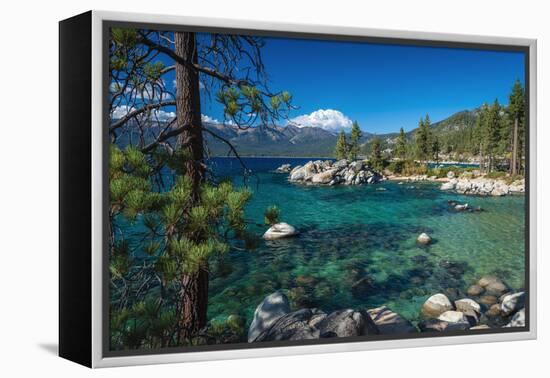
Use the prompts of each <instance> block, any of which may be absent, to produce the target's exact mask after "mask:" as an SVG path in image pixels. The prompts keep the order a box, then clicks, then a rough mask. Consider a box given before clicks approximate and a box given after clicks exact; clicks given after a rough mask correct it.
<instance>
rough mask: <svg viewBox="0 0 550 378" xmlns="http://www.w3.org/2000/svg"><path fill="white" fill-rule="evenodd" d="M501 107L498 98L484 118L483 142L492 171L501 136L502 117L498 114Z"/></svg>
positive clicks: (490, 170) (489, 167)
mask: <svg viewBox="0 0 550 378" xmlns="http://www.w3.org/2000/svg"><path fill="white" fill-rule="evenodd" d="M500 111H501V107H500V104H499V103H498V100H495V101H494V102H493V105H491V106H490V107H489V110H488V112H487V116H486V118H485V143H486V149H487V155H488V157H489V166H488V169H489V172H492V171H493V170H494V168H495V165H496V161H495V160H496V156H497V154H498V152H499V151H498V148H499V142H500V137H501V132H500V130H501V126H502V119H501V115H500Z"/></svg>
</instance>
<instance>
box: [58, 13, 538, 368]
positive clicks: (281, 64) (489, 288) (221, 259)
mask: <svg viewBox="0 0 550 378" xmlns="http://www.w3.org/2000/svg"><path fill="white" fill-rule="evenodd" d="M535 74H536V41H534V40H527V39H517V38H502V37H483V36H466V35H447V34H432V33H418V32H405V31H385V30H374V29H360V28H346V27H326V26H318V25H293V24H271V23H269V24H268V23H260V22H252V21H246V22H245V21H236V20H217V19H208V18H188V17H176V16H159V15H142V14H131V13H111V12H96V11H91V12H88V13H85V14H82V15H79V16H75V17H73V18H70V19H67V20H64V21H61V22H60V110H59V114H60V277H59V280H60V316H59V319H60V335H59V339H60V355H61V356H62V357H65V358H68V359H70V360H73V361H75V362H78V363H81V364H84V365H86V366H90V367H106V366H121V365H135V364H146V363H165V362H182V361H200V360H211V359H229V358H239V357H254V356H275V355H289V354H299V353H318V352H339V351H354V350H368V349H380V348H393V347H412V346H429V345H444V344H455V343H474V342H490V341H503V340H521V339H530V338H535V337H536V287H535V282H536V280H535V278H536V277H535V275H536V264H535V259H536V237H535V230H536V224H535V221H536V198H537V197H536V192H535V190H536V160H535V157H536V127H535V126H536V109H535V104H536V98H535V95H536V76H535Z"/></svg>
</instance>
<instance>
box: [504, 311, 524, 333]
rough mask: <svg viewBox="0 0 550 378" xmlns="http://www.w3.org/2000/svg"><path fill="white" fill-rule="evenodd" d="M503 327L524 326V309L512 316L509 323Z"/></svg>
mask: <svg viewBox="0 0 550 378" xmlns="http://www.w3.org/2000/svg"><path fill="white" fill-rule="evenodd" d="M504 327H506V328H513V327H525V309H524V308H522V309H521V310H519V311H518V312H516V314H515V315H514V316H513V317H512V320H510V323H508V324H506V325H505V326H504Z"/></svg>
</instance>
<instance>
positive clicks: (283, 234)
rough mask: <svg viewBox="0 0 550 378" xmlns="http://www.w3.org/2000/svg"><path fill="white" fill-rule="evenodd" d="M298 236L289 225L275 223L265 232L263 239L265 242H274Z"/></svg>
mask: <svg viewBox="0 0 550 378" xmlns="http://www.w3.org/2000/svg"><path fill="white" fill-rule="evenodd" d="M297 234H298V231H296V229H295V228H294V227H292V226H291V225H289V224H288V223H285V222H281V223H276V224H274V225H273V226H271V227H269V229H268V230H267V231H266V232H265V234H264V236H263V238H264V239H265V240H275V239H281V238H288V237H291V236H295V235H297Z"/></svg>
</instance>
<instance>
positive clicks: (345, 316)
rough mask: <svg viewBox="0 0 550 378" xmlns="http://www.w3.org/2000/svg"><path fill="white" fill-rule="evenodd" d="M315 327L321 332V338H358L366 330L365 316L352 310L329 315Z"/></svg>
mask: <svg viewBox="0 0 550 378" xmlns="http://www.w3.org/2000/svg"><path fill="white" fill-rule="evenodd" d="M369 320H370V319H369ZM317 327H318V328H319V330H320V331H321V337H349V336H359V335H362V334H364V332H365V329H367V327H366V320H365V316H363V314H361V313H360V312H358V311H354V310H352V309H347V310H338V311H334V312H332V313H330V314H329V315H328V316H327V317H326V318H324V319H323V320H322V321H321V322H320V323H319V324H318V326H317Z"/></svg>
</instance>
